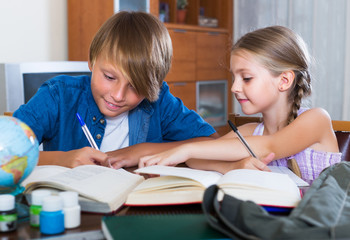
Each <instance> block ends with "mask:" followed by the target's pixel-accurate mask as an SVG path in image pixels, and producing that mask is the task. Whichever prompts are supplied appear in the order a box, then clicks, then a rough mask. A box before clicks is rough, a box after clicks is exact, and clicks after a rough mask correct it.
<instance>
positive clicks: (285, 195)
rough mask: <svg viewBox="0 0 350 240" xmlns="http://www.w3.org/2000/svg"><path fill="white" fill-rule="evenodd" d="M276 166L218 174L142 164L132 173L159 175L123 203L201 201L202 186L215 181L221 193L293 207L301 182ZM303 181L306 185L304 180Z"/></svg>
mask: <svg viewBox="0 0 350 240" xmlns="http://www.w3.org/2000/svg"><path fill="white" fill-rule="evenodd" d="M280 168H281V167H278V169H274V168H272V169H273V170H274V171H278V172H265V171H259V170H251V169H236V170H231V171H229V172H227V173H226V174H224V175H222V174H220V173H218V172H212V171H203V170H196V169H191V168H182V167H169V166H150V167H144V168H140V169H137V170H135V172H137V173H143V174H152V175H160V176H159V177H152V178H148V179H146V180H145V181H143V182H142V183H140V184H139V185H138V186H137V187H136V188H135V189H134V190H133V191H132V192H131V193H130V194H129V195H128V197H127V199H126V203H125V205H127V206H152V205H171V204H190V203H201V202H202V198H203V194H204V191H205V189H206V188H207V187H209V186H210V185H212V184H217V185H218V186H219V187H220V188H221V189H223V192H224V193H226V194H229V195H232V196H234V197H236V198H238V199H241V200H250V201H253V202H255V203H257V204H259V205H262V206H271V207H280V208H294V207H295V206H297V204H298V203H299V201H300V199H301V191H300V189H299V187H298V186H297V183H296V181H297V182H300V183H299V184H302V183H303V182H304V181H303V180H301V179H298V177H297V176H295V177H296V178H295V180H293V179H292V178H291V177H290V176H289V175H288V174H285V173H279V172H281V171H282V172H288V170H287V169H282V170H281V169H280ZM290 172H291V171H290ZM288 173H289V172H288ZM291 173H292V172H291ZM303 184H304V185H305V184H306V185H307V183H306V182H304V183H303ZM222 196H223V194H222V192H221V197H222Z"/></svg>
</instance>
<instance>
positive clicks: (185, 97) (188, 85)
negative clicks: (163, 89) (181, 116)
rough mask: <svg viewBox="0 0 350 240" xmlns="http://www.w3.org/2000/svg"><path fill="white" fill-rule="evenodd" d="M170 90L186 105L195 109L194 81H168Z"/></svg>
mask: <svg viewBox="0 0 350 240" xmlns="http://www.w3.org/2000/svg"><path fill="white" fill-rule="evenodd" d="M168 85H169V88H170V92H171V93H172V94H173V95H174V96H176V97H178V98H180V99H181V100H182V101H183V102H184V104H185V105H186V107H188V108H189V109H191V110H194V111H196V83H195V82H168Z"/></svg>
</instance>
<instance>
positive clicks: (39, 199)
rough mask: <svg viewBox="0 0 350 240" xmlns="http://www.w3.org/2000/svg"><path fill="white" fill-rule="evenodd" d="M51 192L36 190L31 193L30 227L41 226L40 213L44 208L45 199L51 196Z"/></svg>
mask: <svg viewBox="0 0 350 240" xmlns="http://www.w3.org/2000/svg"><path fill="white" fill-rule="evenodd" d="M50 195H51V192H50V191H49V190H44V189H40V190H34V191H33V192H32V193H31V205H30V208H29V213H30V216H29V219H30V226H32V227H39V226H40V212H41V208H42V203H43V199H44V198H45V197H47V196H50Z"/></svg>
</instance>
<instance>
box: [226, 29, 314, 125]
mask: <svg viewBox="0 0 350 240" xmlns="http://www.w3.org/2000/svg"><path fill="white" fill-rule="evenodd" d="M239 50H246V51H248V52H249V53H251V54H253V56H255V57H256V59H257V60H258V61H259V62H260V64H262V65H263V66H264V67H266V68H267V69H268V70H269V71H270V73H271V74H273V75H274V76H279V75H280V74H281V73H282V72H284V71H290V70H292V71H293V72H294V74H295V79H294V82H293V86H292V87H291V90H290V91H289V101H290V102H292V103H293V104H292V107H291V110H290V114H289V117H288V120H287V124H289V123H291V122H292V121H293V120H294V119H295V118H296V117H297V116H298V110H299V108H300V106H301V100H302V98H303V97H306V96H309V95H310V94H311V85H310V83H311V76H310V72H309V68H310V60H311V59H310V55H309V52H308V50H307V47H306V44H305V42H304V41H303V39H302V38H301V37H300V36H299V35H298V34H296V33H295V32H293V31H292V30H291V29H289V28H286V27H283V26H271V27H266V28H261V29H258V30H255V31H253V32H250V33H247V34H246V35H244V36H243V37H242V38H241V39H239V40H238V41H237V42H236V44H235V45H234V46H233V48H232V54H235V53H237V52H238V51H239Z"/></svg>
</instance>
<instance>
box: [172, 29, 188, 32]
mask: <svg viewBox="0 0 350 240" xmlns="http://www.w3.org/2000/svg"><path fill="white" fill-rule="evenodd" d="M174 32H177V33H186V32H187V31H186V30H185V29H177V28H176V29H174Z"/></svg>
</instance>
